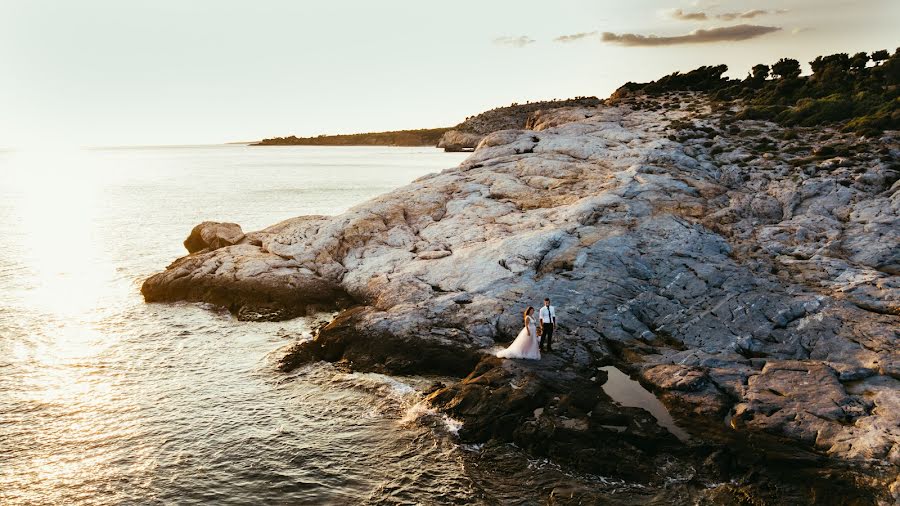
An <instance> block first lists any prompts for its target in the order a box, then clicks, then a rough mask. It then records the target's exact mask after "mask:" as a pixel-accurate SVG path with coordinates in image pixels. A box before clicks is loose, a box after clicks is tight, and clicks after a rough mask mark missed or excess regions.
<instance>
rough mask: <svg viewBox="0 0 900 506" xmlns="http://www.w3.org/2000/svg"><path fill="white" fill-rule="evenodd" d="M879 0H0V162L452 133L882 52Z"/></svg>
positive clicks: (886, 40)
mask: <svg viewBox="0 0 900 506" xmlns="http://www.w3.org/2000/svg"><path fill="white" fill-rule="evenodd" d="M898 24H900V1H897V0H858V1H847V0H782V1H765V0H761V1H743V2H738V1H727V0H721V1H711V0H710V1H705V0H701V1H696V0H695V1H690V0H685V1H651V0H631V1H603V0H592V1H589V0H554V1H547V0H537V1H535V0H512V1H507V0H477V1H469V0H461V1H455V2H427V1H422V0H415V1H413V0H381V1H375V0H357V1H351V0H329V1H327V2H318V1H317V2H313V1H305V0H153V1H149V0H147V1H131V0H79V1H77V2H76V1H72V0H58V1H46V0H0V147H6V148H21V147H29V146H31V147H34V146H45V145H48V144H53V145H69V146H115V145H164V144H212V143H223V142H232V141H249V140H256V139H261V138H264V137H272V136H286V135H298V136H307V135H318V134H323V133H352V132H367V131H383V130H395V129H406V128H431V127H439V126H452V125H454V124H456V123H459V122H460V121H462V120H463V119H465V118H466V117H467V116H470V115H473V114H477V113H479V112H482V111H484V110H487V109H490V108H493V107H497V106H503V105H508V104H510V103H512V102H525V101H528V100H543V99H551V98H567V97H571V96H578V95H595V96H598V97H601V98H604V97H607V96H609V94H610V93H612V92H613V91H614V90H615V89H616V88H617V87H618V86H620V85H621V84H623V83H625V82H626V81H638V82H640V81H648V80H652V79H656V78H658V77H660V76H662V75H665V74H668V73H671V72H673V71H676V70H678V71H687V70H690V69H693V68H696V67H698V66H700V65H715V64H720V63H725V64H727V65H728V67H729V72H728V75H730V76H732V77H743V76H745V75H746V73H747V71H748V70H749V68H750V67H751V66H752V65H754V64H756V63H772V62H774V61H775V60H777V59H778V58H781V57H792V58H796V59H798V60H799V61H801V62H803V63H804V67H805V69H806V71H807V72H808V65H807V63H806V62H808V61H810V60H812V59H813V58H814V57H815V56H817V55H820V54H831V53H836V52H849V53H854V52H858V51H867V52H871V51H873V50H878V49H888V50H889V51H891V52H893V50H894V49H895V48H896V47H897V46H898V45H900V37H898V30H897V29H896V26H897V25H898Z"/></svg>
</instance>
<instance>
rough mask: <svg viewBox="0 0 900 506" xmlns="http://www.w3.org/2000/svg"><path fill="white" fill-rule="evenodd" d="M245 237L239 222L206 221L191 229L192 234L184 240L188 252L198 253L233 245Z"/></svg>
mask: <svg viewBox="0 0 900 506" xmlns="http://www.w3.org/2000/svg"><path fill="white" fill-rule="evenodd" d="M243 238H244V232H243V230H241V226H240V225H238V224H237V223H218V222H215V221H204V222H203V223H201V224H199V225H197V226H196V227H194V229H193V230H191V234H190V235H189V236H188V238H187V239H185V240H184V247H185V249H187V250H188V253H196V252H198V251H201V250H214V249H219V248H222V247H224V246H231V245H233V244H237V243H239V242H241V240H242V239H243Z"/></svg>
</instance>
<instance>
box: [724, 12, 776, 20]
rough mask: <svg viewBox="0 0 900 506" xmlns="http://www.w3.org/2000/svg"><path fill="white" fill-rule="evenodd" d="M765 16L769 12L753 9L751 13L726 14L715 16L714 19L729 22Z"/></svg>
mask: <svg viewBox="0 0 900 506" xmlns="http://www.w3.org/2000/svg"><path fill="white" fill-rule="evenodd" d="M765 14H769V11H765V10H762V9H753V10H752V11H745V12H726V13H723V14H718V15H716V17H717V18H719V19H724V20H725V21H731V20H733V19H753V18H755V17H756V16H763V15H765Z"/></svg>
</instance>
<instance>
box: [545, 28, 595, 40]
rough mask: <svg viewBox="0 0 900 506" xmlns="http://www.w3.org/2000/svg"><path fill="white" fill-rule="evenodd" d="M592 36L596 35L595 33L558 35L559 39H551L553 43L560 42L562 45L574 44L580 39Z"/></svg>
mask: <svg viewBox="0 0 900 506" xmlns="http://www.w3.org/2000/svg"><path fill="white" fill-rule="evenodd" d="M594 35H597V32H596V31H594V32H580V33H573V34H571V35H560V36H559V37H557V38H555V39H553V42H562V43H568V42H575V41H578V40H581V39H586V38H588V37H593V36H594Z"/></svg>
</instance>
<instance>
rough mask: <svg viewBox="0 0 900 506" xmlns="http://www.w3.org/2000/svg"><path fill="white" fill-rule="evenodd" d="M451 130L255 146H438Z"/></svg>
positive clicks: (269, 142)
mask: <svg viewBox="0 0 900 506" xmlns="http://www.w3.org/2000/svg"><path fill="white" fill-rule="evenodd" d="M448 130H450V129H449V128H422V129H419V130H395V131H392V132H368V133H362V134H345V135H319V136H316V137H296V136H293V135H291V136H290V137H273V138H271V139H263V140H261V141H259V142H257V143H254V144H252V145H253V146H436V145H437V143H438V140H440V138H441V136H442V135H444V133H445V132H447V131H448Z"/></svg>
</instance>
